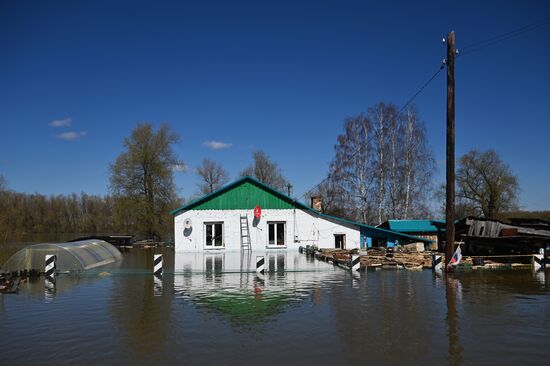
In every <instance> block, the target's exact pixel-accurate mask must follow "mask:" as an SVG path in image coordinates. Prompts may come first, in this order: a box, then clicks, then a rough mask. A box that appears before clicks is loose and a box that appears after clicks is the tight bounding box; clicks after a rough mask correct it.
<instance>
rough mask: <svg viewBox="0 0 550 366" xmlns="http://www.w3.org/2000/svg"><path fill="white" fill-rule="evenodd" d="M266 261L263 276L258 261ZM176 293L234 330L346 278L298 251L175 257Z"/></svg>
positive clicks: (259, 320)
mask: <svg viewBox="0 0 550 366" xmlns="http://www.w3.org/2000/svg"><path fill="white" fill-rule="evenodd" d="M258 256H263V257H264V258H265V263H266V270H265V274H263V275H262V274H258V273H256V258H257V257H258ZM174 262H175V268H174V273H175V275H174V289H175V292H176V294H177V296H178V297H180V298H183V299H189V300H191V301H193V302H194V303H196V304H197V305H199V306H200V307H201V308H203V310H206V311H208V312H215V313H217V314H218V315H221V316H223V317H225V318H226V319H227V320H229V321H230V322H231V324H232V325H233V326H236V327H248V326H250V325H252V324H260V323H263V322H264V321H265V320H266V319H268V318H269V317H273V316H274V315H276V314H279V313H281V312H283V311H284V310H285V308H286V307H288V306H290V305H292V304H293V303H294V302H296V301H300V300H303V299H306V298H308V297H309V296H310V294H312V293H313V294H314V296H315V297H316V298H317V299H319V298H322V291H323V290H322V287H323V286H327V285H329V284H330V283H331V282H334V281H338V280H340V281H341V280H342V279H343V275H344V273H343V272H342V270H341V269H339V268H334V267H333V266H331V265H329V264H327V263H323V262H319V261H311V260H310V259H308V258H307V257H306V256H305V255H303V254H299V253H297V252H286V251H272V252H261V253H260V252H248V251H244V252H222V253H182V254H176V257H175V261H174Z"/></svg>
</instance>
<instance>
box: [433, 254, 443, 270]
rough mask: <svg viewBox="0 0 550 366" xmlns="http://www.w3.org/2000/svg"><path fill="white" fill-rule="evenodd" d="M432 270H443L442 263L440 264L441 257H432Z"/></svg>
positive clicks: (435, 255)
mask: <svg viewBox="0 0 550 366" xmlns="http://www.w3.org/2000/svg"><path fill="white" fill-rule="evenodd" d="M432 269H433V270H434V271H441V270H442V269H443V263H442V262H441V256H440V255H437V254H434V255H432Z"/></svg>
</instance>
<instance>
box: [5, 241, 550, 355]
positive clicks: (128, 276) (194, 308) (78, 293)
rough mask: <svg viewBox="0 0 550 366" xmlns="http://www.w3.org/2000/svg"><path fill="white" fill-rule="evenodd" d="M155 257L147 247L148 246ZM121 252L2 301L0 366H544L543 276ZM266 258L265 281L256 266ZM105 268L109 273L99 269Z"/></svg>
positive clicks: (547, 306) (547, 307)
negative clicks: (106, 262) (156, 260)
mask: <svg viewBox="0 0 550 366" xmlns="http://www.w3.org/2000/svg"><path fill="white" fill-rule="evenodd" d="M156 252H159V250H156V251H155V253H156ZM163 252H164V258H165V267H166V268H167V271H166V272H168V273H165V274H164V276H163V278H162V279H161V280H159V279H156V278H155V277H154V276H153V275H152V274H151V272H152V267H153V260H152V257H153V251H152V250H143V249H141V250H130V251H126V252H124V260H123V262H122V263H121V264H120V265H119V266H117V267H108V268H101V269H100V270H98V271H95V272H89V273H84V274H80V275H60V276H58V277H57V281H56V285H55V288H53V289H52V288H49V287H46V286H45V284H44V279H40V280H36V281H33V282H29V283H23V284H22V285H21V290H20V293H19V294H16V295H0V335H1V339H2V347H1V351H0V365H46V364H47V365H75V364H105V365H135V364H138V365H151V364H163V365H165V364H175V363H179V364H187V365H193V364H197V365H199V364H220V365H243V364H262V365H278V364H285V365H301V364H306V363H307V364H317V365H335V364H367V363H369V364H405V365H409V364H410V365H435V364H453V365H460V364H464V365H469V364H472V365H474V364H501V365H517V364H521V365H525V364H533V365H535V364H548V360H549V359H550V347H548V345H549V344H550V343H549V342H550V296H549V295H550V278H549V276H548V273H544V272H539V273H538V274H534V273H532V272H531V271H470V272H463V273H457V274H454V275H452V276H449V277H448V278H447V279H446V278H445V277H444V276H438V275H436V274H434V273H432V272H431V271H421V272H409V271H376V272H370V271H369V272H366V273H363V274H361V275H360V276H357V275H352V274H350V273H349V272H348V271H345V270H343V269H341V268H338V267H333V266H332V265H330V264H327V263H323V262H320V261H317V260H313V259H308V258H306V256H305V255H303V254H299V253H294V252H288V253H283V252H276V251H275V252H269V253H267V254H266V253H252V254H251V255H250V256H242V255H241V253H238V252H237V253H233V252H227V253H221V254H215V253H214V254H195V253H186V254H177V255H174V253H173V251H170V250H169V249H165V250H163ZM257 255H265V256H266V264H267V267H268V271H267V273H266V274H265V275H264V276H258V275H256V273H255V271H254V266H255V260H256V256H257ZM100 272H107V273H100Z"/></svg>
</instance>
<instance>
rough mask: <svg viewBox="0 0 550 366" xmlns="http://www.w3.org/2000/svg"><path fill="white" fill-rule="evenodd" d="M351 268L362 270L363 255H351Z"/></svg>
mask: <svg viewBox="0 0 550 366" xmlns="http://www.w3.org/2000/svg"><path fill="white" fill-rule="evenodd" d="M351 270H352V271H359V270H361V256H359V255H352V256H351Z"/></svg>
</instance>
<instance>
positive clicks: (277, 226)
mask: <svg viewBox="0 0 550 366" xmlns="http://www.w3.org/2000/svg"><path fill="white" fill-rule="evenodd" d="M285 226H286V225H285V223H284V222H268V223H267V231H268V241H267V244H268V245H273V246H276V245H280V246H283V245H285Z"/></svg>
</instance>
